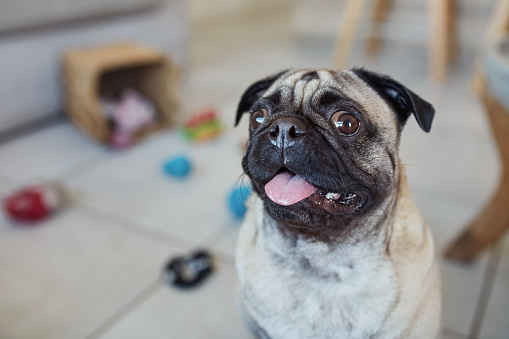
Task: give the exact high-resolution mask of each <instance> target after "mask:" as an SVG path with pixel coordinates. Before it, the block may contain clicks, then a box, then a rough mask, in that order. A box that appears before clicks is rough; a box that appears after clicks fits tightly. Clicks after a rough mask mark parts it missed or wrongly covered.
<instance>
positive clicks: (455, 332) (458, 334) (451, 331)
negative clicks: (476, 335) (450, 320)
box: [442, 327, 471, 339]
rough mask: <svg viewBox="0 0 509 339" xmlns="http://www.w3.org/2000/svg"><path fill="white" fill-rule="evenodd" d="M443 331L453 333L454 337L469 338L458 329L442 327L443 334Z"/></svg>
mask: <svg viewBox="0 0 509 339" xmlns="http://www.w3.org/2000/svg"><path fill="white" fill-rule="evenodd" d="M444 333H449V334H453V335H454V336H455V337H458V338H460V337H461V338H464V339H471V338H470V337H469V336H466V335H464V334H463V333H460V332H458V331H455V330H451V329H450V328H447V327H442V334H444Z"/></svg>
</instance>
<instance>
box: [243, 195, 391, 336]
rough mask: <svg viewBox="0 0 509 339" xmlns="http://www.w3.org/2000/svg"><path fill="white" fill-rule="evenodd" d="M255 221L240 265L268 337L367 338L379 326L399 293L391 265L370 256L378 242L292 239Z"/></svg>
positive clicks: (253, 312)
mask: <svg viewBox="0 0 509 339" xmlns="http://www.w3.org/2000/svg"><path fill="white" fill-rule="evenodd" d="M261 205H262V204H261V202H260V201H259V200H258V201H257V204H256V205H255V206H253V208H252V209H254V210H256V209H257V208H261ZM247 220H253V221H254V220H256V218H247ZM256 221H259V220H256ZM256 221H255V222H247V223H245V224H244V225H243V228H242V234H241V236H240V237H239V244H238V251H237V270H238V272H239V280H240V285H241V289H242V290H241V294H242V298H243V303H244V307H245V308H246V311H247V313H248V314H250V316H252V317H253V318H254V321H256V323H257V326H259V327H261V328H263V329H270V333H269V336H270V337H271V338H367V337H370V336H371V335H373V334H374V333H377V332H378V331H379V330H380V328H381V327H382V324H383V323H384V321H385V320H386V317H387V315H388V314H389V313H390V311H391V309H392V308H394V307H395V304H396V302H397V300H396V299H397V295H398V293H397V289H398V282H397V277H396V273H395V272H394V270H393V268H392V263H391V262H390V260H389V259H388V258H387V257H384V256H379V255H374V254H375V253H373V252H374V251H379V250H380V246H373V247H371V246H369V245H368V244H366V243H357V244H350V245H345V246H341V247H339V248H331V247H330V246H328V245H326V244H317V243H316V242H313V243H307V242H306V241H305V240H296V241H297V242H298V244H295V243H291V242H292V240H290V239H287V238H285V237H284V236H283V235H282V234H281V233H280V232H278V231H277V230H275V229H271V227H270V226H266V227H262V228H260V227H257V225H256Z"/></svg>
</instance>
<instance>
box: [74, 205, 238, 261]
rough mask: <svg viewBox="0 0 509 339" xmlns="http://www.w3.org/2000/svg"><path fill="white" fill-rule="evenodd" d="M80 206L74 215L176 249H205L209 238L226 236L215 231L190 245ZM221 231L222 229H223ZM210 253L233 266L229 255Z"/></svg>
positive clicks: (114, 216)
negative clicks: (127, 224)
mask: <svg viewBox="0 0 509 339" xmlns="http://www.w3.org/2000/svg"><path fill="white" fill-rule="evenodd" d="M81 204H82V205H81V207H82V208H75V209H74V211H75V212H76V213H79V214H82V215H86V216H88V217H92V218H95V219H97V220H100V221H107V222H108V221H111V222H112V223H113V225H112V226H113V227H117V228H120V229H122V230H124V231H127V232H130V233H132V234H135V235H138V236H142V237H145V238H147V239H150V240H156V241H158V242H161V243H163V244H166V245H171V246H175V247H176V248H177V249H185V247H184V248H183V246H182V243H185V246H189V247H191V248H195V249H196V248H203V249H207V248H206V247H207V246H206V243H207V242H209V241H210V240H211V237H213V236H215V239H214V240H216V241H217V237H218V236H219V234H218V233H223V234H227V231H223V232H220V231H216V233H215V234H213V235H211V236H209V238H207V239H205V240H204V241H202V242H200V243H191V242H190V241H188V240H187V239H184V238H180V237H179V238H177V236H172V235H169V234H166V232H157V231H152V232H147V231H146V230H144V229H143V227H141V226H140V225H138V224H137V223H136V222H134V221H131V220H125V219H123V218H122V217H119V216H117V215H115V214H111V213H110V212H107V211H102V210H99V209H96V208H95V207H93V206H90V205H86V204H83V203H81ZM98 214H101V215H102V216H104V219H102V217H101V216H99V215H98ZM120 222H125V223H129V224H131V226H127V227H125V226H120V225H119V223H120ZM222 229H224V227H223V228H222ZM210 252H211V253H213V254H214V257H215V258H216V259H217V260H218V261H220V262H222V263H223V264H226V265H233V264H234V257H232V256H231V255H230V254H227V253H224V252H222V251H218V250H212V249H211V250H210Z"/></svg>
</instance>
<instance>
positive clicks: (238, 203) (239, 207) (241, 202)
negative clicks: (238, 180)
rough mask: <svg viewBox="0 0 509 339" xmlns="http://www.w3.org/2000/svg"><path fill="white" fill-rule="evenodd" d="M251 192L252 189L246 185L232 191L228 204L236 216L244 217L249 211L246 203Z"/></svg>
mask: <svg viewBox="0 0 509 339" xmlns="http://www.w3.org/2000/svg"><path fill="white" fill-rule="evenodd" d="M250 194H251V189H250V188H249V187H246V186H241V187H238V188H236V189H234V190H232V191H231V193H230V196H229V198H228V205H229V206H230V211H231V212H232V213H233V215H234V216H235V217H237V218H239V219H242V218H244V214H246V211H247V208H246V204H245V203H246V200H247V198H248V197H249V195H250Z"/></svg>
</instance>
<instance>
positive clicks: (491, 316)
mask: <svg viewBox="0 0 509 339" xmlns="http://www.w3.org/2000/svg"><path fill="white" fill-rule="evenodd" d="M479 338H482V339H501V338H509V238H507V237H506V240H505V248H504V252H503V254H502V260H501V262H500V265H499V267H498V271H497V273H496V276H495V281H494V284H493V287H492V290H491V295H490V297H489V301H488V307H487V309H486V313H485V315H484V321H483V324H482V326H481V332H480V334H479Z"/></svg>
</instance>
